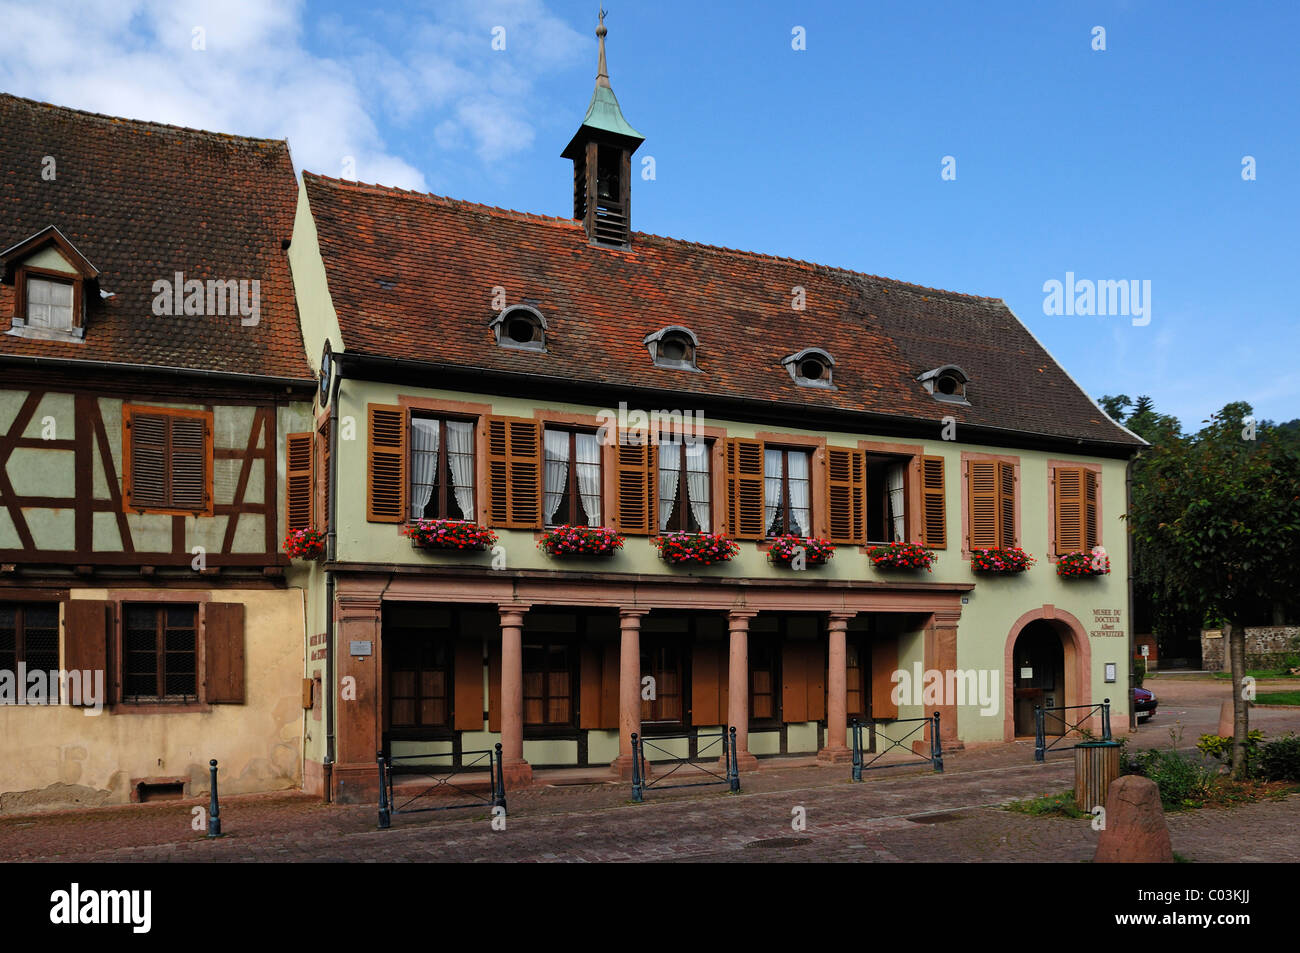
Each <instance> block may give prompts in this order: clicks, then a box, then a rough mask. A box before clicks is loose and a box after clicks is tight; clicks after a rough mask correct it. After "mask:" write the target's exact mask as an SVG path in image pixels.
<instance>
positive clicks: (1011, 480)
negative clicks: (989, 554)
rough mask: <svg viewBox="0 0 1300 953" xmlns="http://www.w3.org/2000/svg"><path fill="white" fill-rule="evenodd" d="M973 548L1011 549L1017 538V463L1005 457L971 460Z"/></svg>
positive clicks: (969, 478)
mask: <svg viewBox="0 0 1300 953" xmlns="http://www.w3.org/2000/svg"><path fill="white" fill-rule="evenodd" d="M966 466H967V473H966V479H967V484H968V485H967V492H968V494H969V498H970V499H969V508H970V527H969V534H970V538H969V548H970V549H1010V548H1011V547H1013V546H1016V545H1018V542H1017V540H1016V466H1015V464H1014V463H1009V462H1007V461H1004V460H971V461H970V462H968V463H967V465H966Z"/></svg>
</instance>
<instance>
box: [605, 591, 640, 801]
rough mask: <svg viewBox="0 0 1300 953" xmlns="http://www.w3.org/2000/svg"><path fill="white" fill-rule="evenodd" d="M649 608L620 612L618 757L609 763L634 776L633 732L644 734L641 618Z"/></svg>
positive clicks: (622, 773) (620, 773) (624, 776)
mask: <svg viewBox="0 0 1300 953" xmlns="http://www.w3.org/2000/svg"><path fill="white" fill-rule="evenodd" d="M648 611H649V610H648V609H620V610H619V613H618V628H619V656H618V757H617V758H615V759H614V761H613V762H612V763H611V764H610V767H611V768H613V769H614V772H615V773H616V774H617V775H618V777H620V778H622V779H624V780H627V779H628V778H631V777H632V733H633V732H636V733H637V734H638V735H639V734H640V733H641V617H642V616H643V615H645V614H646V612H648Z"/></svg>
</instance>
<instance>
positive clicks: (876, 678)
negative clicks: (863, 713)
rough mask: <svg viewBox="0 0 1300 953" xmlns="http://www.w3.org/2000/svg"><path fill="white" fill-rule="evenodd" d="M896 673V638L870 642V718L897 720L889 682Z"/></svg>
mask: <svg viewBox="0 0 1300 953" xmlns="http://www.w3.org/2000/svg"><path fill="white" fill-rule="evenodd" d="M896 671H898V636H896V635H887V636H884V637H878V638H875V639H873V640H872V642H871V717H872V718H897V717H898V705H897V703H895V702H894V686H895V685H896V684H897V683H896V682H894V681H891V679H892V677H893V674H894V672H896Z"/></svg>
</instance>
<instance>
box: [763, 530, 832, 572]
mask: <svg viewBox="0 0 1300 953" xmlns="http://www.w3.org/2000/svg"><path fill="white" fill-rule="evenodd" d="M800 550H802V551H803V554H804V560H805V561H806V563H807V565H809V566H820V565H822V564H823V563H825V562H826V561H827V560H829V559H830V558H831V557H832V556H834V555H835V544H834V543H832V542H831V541H830V540H829V539H818V538H817V537H816V536H775V537H773V538H772V548H771V549H769V550H768V551H767V558H768V559H769V560H770V561H771V562H772V563H774V564H776V565H778V566H789V565H790V564H791V563H792V562H794V559H795V556H797V555H798V554H799V552H800Z"/></svg>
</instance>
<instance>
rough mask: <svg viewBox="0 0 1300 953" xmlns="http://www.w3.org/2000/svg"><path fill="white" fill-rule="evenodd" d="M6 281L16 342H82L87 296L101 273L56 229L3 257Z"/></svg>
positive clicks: (39, 234)
mask: <svg viewBox="0 0 1300 953" xmlns="http://www.w3.org/2000/svg"><path fill="white" fill-rule="evenodd" d="M0 261H2V262H3V267H4V271H3V281H4V283H5V284H12V285H13V288H14V295H13V301H14V310H13V314H11V315H9V316H8V317H9V319H10V326H9V329H8V331H7V332H6V333H8V334H12V335H15V336H17V337H28V338H45V339H48V340H56V341H80V340H81V339H82V338H83V337H84V336H85V333H86V306H85V300H86V295H87V291H88V290H90V291H93V290H95V289H96V288H97V287H98V278H99V271H98V270H97V269H96V268H95V266H94V265H92V264H91V263H90V262H89V261H87V260H86V257H85V256H84V255H82V254H81V252H79V251H78V250H77V249H76V248H75V247H74V246H73V244H72V243H71V242H70V241H68V240H67V238H65V237H64V236H63V234H62V233H61V232H60V231H59V230H58V229H57V228H55V227H54V226H53V225H51V226H48V227H47V228H44V229H42V230H41V231H39V232H37V233H36V234H35V235H33V236H31V237H30V238H28V239H26V240H25V241H22V242H19V243H18V244H17V245H14V246H13V247H12V248H9V249H7V250H5V251H4V252H0Z"/></svg>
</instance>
